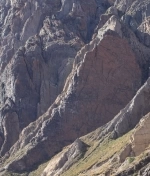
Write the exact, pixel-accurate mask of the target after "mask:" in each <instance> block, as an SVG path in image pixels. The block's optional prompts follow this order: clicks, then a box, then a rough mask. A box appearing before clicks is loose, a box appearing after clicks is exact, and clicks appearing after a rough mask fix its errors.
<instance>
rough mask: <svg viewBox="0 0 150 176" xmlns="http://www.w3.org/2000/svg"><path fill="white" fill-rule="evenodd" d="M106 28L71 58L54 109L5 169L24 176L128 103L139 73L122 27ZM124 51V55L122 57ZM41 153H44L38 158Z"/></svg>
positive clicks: (22, 139) (19, 146)
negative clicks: (18, 155)
mask: <svg viewBox="0 0 150 176" xmlns="http://www.w3.org/2000/svg"><path fill="white" fill-rule="evenodd" d="M107 24H108V23H107ZM107 24H106V25H105V26H104V27H103V29H102V30H100V31H99V33H98V35H97V37H96V38H95V39H94V40H93V41H92V42H91V43H90V44H88V45H86V46H85V47H83V48H82V49H81V51H80V52H79V53H78V55H77V56H76V59H75V64H74V66H73V69H72V72H71V74H70V75H69V77H68V78H67V81H66V84H65V87H64V89H63V92H62V94H60V96H58V98H57V99H56V101H55V103H54V104H53V105H52V106H51V107H50V108H49V110H48V111H47V112H46V113H45V114H44V115H43V116H41V117H40V118H39V119H38V120H37V121H36V122H34V123H31V124H30V125H29V126H28V127H27V128H26V129H24V130H23V132H22V133H21V135H20V139H19V140H18V142H17V143H16V144H15V145H14V146H13V147H12V148H11V150H10V155H13V154H16V152H17V151H18V150H19V149H20V150H26V149H27V151H26V152H27V153H28V154H27V155H23V156H20V158H19V159H17V161H14V162H12V163H9V164H8V166H7V169H10V170H11V169H12V168H13V169H14V170H16V171H23V170H26V169H29V168H30V167H32V166H33V165H34V164H36V163H38V162H41V161H43V160H44V159H46V158H50V157H52V156H53V155H54V154H55V153H56V152H58V151H60V150H61V148H62V147H64V146H65V145H68V144H69V143H70V142H72V141H73V140H75V139H76V138H78V137H79V136H81V135H85V134H87V133H88V132H90V131H92V130H94V129H96V128H97V127H99V126H101V125H103V124H105V123H107V122H108V121H109V120H111V119H112V118H113V117H114V116H115V114H117V112H118V111H119V110H120V109H122V108H123V107H124V106H125V105H126V104H127V103H128V101H129V100H130V99H131V98H132V97H133V95H134V94H135V90H136V89H138V87H139V86H140V84H141V83H140V82H141V70H140V68H139V66H138V63H137V60H136V57H135V54H134V51H133V50H132V49H130V45H129V43H128V41H127V40H126V39H125V38H122V36H121V35H122V33H121V24H120V23H119V22H118V21H117V19H116V18H115V17H114V16H113V17H112V18H111V19H110V22H109V24H110V25H109V26H108V25H107ZM112 30H114V31H116V32H112ZM116 46H117V47H116ZM125 48H126V50H125ZM126 51H128V55H126V54H123V53H124V52H125V53H126ZM120 54H121V55H122V57H121V58H120V57H119V55H120ZM29 131H32V133H30V134H29ZM49 131H50V132H49ZM68 131H69V133H68ZM56 138H57V140H56ZM54 146H55V147H54ZM41 147H42V148H43V152H40V154H39V155H38V156H37V155H36V153H37V152H38V151H39V150H40V148H41ZM25 148H26V149H25ZM26 152H25V153H26ZM46 156H47V157H46ZM31 158H32V160H31ZM20 163H21V165H22V167H20Z"/></svg>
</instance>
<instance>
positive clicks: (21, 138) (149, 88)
mask: <svg viewBox="0 0 150 176" xmlns="http://www.w3.org/2000/svg"><path fill="white" fill-rule="evenodd" d="M149 10H150V0H143V1H141V0H131V1H128V0H116V1H115V0H102V1H98V0H87V1H86V2H85V1H83V0H49V1H48V0H33V1H30V0H27V1H25V0H15V1H12V0H11V1H10V0H3V1H2V3H1V5H0V12H1V13H0V75H1V78H0V147H1V150H0V155H1V156H2V159H1V168H3V169H2V170H7V171H14V172H24V171H28V172H30V171H31V170H33V169H34V168H35V167H36V166H37V165H38V164H40V163H42V162H43V161H46V160H49V159H51V158H52V157H53V156H54V155H56V154H57V153H58V152H60V151H61V150H62V148H63V147H65V146H67V145H69V144H71V143H72V142H73V141H75V140H76V139H77V138H79V137H81V136H82V135H86V134H87V133H89V132H91V131H93V130H95V129H96V128H98V127H101V126H102V128H101V129H102V130H101V132H100V133H99V136H98V138H99V139H100V138H101V140H103V138H105V136H107V135H109V134H110V133H111V138H112V139H116V138H118V137H121V136H122V135H124V134H125V133H127V132H129V131H130V130H131V129H133V128H134V127H135V126H136V125H137V123H138V122H139V121H140V119H141V118H142V117H143V116H144V115H146V114H147V113H149V112H150V97H149V94H150V78H149V79H148V77H149V74H150V72H149V67H150V48H149V46H150V30H149V16H150V13H149V12H150V11H149ZM147 79H148V80H147ZM141 86H142V87H141ZM140 87H141V88H140ZM123 108H124V109H123ZM119 111H120V113H119ZM118 113H119V114H118ZM147 120H148V119H147ZM145 123H146V122H145ZM137 128H138V129H136V132H135V136H134V140H133V141H132V142H133V143H135V147H133V146H132V147H131V145H130V146H127V150H126V151H127V152H125V155H128V154H127V153H130V152H128V151H129V150H130V149H131V148H132V152H133V151H134V153H135V155H137V154H139V153H140V152H141V151H143V150H144V149H145V147H147V146H148V144H149V141H147V143H146V142H145V145H144V147H143V148H142V147H139V146H138V143H137V142H136V141H138V135H139V133H140V134H141V133H142V132H141V130H143V128H144V130H145V129H146V127H145V126H144V125H142V126H140V127H137ZM147 130H148V129H147ZM145 137H146V136H145ZM143 140H144V141H145V140H146V139H144V138H142V143H143ZM82 148H86V145H85V144H84V143H83V142H81V141H80V140H76V142H75V143H74V144H73V145H72V146H71V148H69V149H67V150H66V151H65V153H61V154H59V156H58V157H57V159H56V160H55V159H52V160H51V161H50V165H49V166H48V167H47V168H46V169H45V171H44V172H43V175H45V174H48V173H49V175H59V174H61V173H63V171H65V170H66V169H68V168H69V167H70V166H71V165H72V164H73V162H74V160H75V159H77V158H78V157H81V155H82V154H83V153H84V151H82ZM128 149H129V150H128ZM37 153H38V155H37ZM70 155H72V156H71V158H70V159H69V157H70ZM50 166H51V167H50Z"/></svg>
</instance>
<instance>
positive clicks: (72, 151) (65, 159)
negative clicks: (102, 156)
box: [41, 139, 87, 176]
mask: <svg viewBox="0 0 150 176" xmlns="http://www.w3.org/2000/svg"><path fill="white" fill-rule="evenodd" d="M86 147H87V145H86V144H85V143H83V142H82V141H81V140H80V139H76V140H75V142H74V143H73V144H72V145H71V146H70V147H69V148H68V149H66V151H64V152H63V153H60V154H59V155H57V156H56V157H54V158H53V159H52V160H51V161H50V162H49V164H48V165H47V167H46V168H45V169H44V171H43V173H42V175H41V176H53V175H55V176H59V175H61V174H62V173H63V172H64V171H66V170H68V169H69V168H70V167H71V166H72V165H73V164H74V163H75V162H76V161H78V160H79V159H80V157H82V155H83V154H84V153H85V151H86Z"/></svg>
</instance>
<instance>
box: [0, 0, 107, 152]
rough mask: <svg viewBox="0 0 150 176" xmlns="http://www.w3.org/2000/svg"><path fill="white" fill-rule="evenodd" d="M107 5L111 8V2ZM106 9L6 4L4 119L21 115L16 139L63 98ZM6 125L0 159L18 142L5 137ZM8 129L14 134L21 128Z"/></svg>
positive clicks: (1, 57)
mask: <svg viewBox="0 0 150 176" xmlns="http://www.w3.org/2000/svg"><path fill="white" fill-rule="evenodd" d="M69 3H70V4H69ZM67 4H68V5H69V7H67ZM104 4H108V5H107V6H109V3H108V2H107V1H106V2H105V3H104ZM104 4H102V3H99V4H98V3H96V2H95V1H94V0H92V1H91V0H90V1H88V2H86V3H85V2H84V1H82V0H79V1H75V2H73V1H62V2H61V1H60V0H55V1H52V0H50V1H47V0H44V1H43V0H37V1H36V0H33V1H24V0H21V1H20V0H15V1H10V0H8V1H2V3H1V5H0V10H1V18H0V26H1V28H0V37H1V42H0V75H1V79H0V116H1V119H6V116H11V114H12V113H13V112H15V113H16V114H17V116H18V121H19V130H18V131H16V136H18V135H19V133H20V132H21V131H22V129H23V128H24V127H26V126H27V125H28V124H29V123H31V122H33V121H35V120H36V119H37V118H38V117H39V116H40V115H42V114H43V113H45V112H46V110H47V109H48V108H49V107H50V105H51V104H52V103H53V102H54V101H55V99H56V97H57V96H58V95H59V94H60V93H61V91H62V90H63V86H64V84H65V81H66V78H67V76H68V75H69V73H70V72H71V70H72V65H73V61H74V58H75V56H76V53H77V51H78V50H79V49H81V47H82V46H83V44H84V42H87V41H89V40H90V39H91V37H92V34H93V31H94V28H95V26H96V24H97V22H98V19H99V16H100V14H101V13H103V12H105V11H106V8H107V7H105V5H104ZM98 5H99V8H100V9H101V11H99V10H98V8H97V6H98ZM61 13H62V15H58V14H61ZM59 16H60V17H59ZM1 121H2V120H1ZM4 125H5V124H4V123H0V127H1V132H2V134H3V138H4V141H5V144H4V146H7V144H8V146H9V147H7V150H6V149H5V150H3V149H4V148H5V147H4V146H3V149H2V151H1V155H3V154H4V153H5V152H6V151H8V150H9V148H10V147H11V146H12V144H13V143H14V142H15V141H14V140H12V141H11V138H8V137H6V134H4V133H3V128H5V126H4ZM9 128H12V129H13V128H15V129H16V128H18V124H15V123H13V124H12V126H11V127H9ZM15 140H17V138H16V139H15ZM4 151H5V152H4Z"/></svg>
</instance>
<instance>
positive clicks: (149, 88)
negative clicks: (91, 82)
mask: <svg viewBox="0 0 150 176" xmlns="http://www.w3.org/2000/svg"><path fill="white" fill-rule="evenodd" d="M149 94H150V79H148V80H147V82H146V83H145V84H144V85H143V86H142V87H141V88H140V89H139V90H138V92H137V93H136V95H135V96H134V98H133V99H132V100H131V101H130V103H128V105H127V106H126V107H125V108H124V109H122V110H121V111H120V113H119V114H118V115H117V116H116V117H115V118H114V119H113V120H112V121H111V122H109V123H108V124H107V125H106V130H105V132H104V134H105V133H108V132H111V131H113V136H114V137H119V136H122V135H123V134H125V133H127V132H128V131H130V130H131V129H133V128H134V127H135V126H136V124H137V123H138V122H139V121H140V119H141V118H142V117H143V116H144V115H146V114H147V113H149V112H150V100H149Z"/></svg>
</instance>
